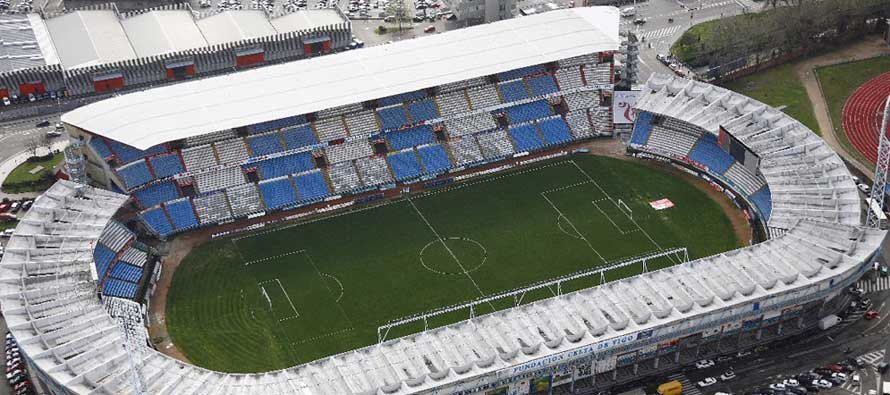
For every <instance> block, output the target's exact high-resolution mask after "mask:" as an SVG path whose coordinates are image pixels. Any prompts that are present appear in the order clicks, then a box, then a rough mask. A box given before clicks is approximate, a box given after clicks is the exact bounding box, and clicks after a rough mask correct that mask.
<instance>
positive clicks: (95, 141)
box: [90, 136, 112, 159]
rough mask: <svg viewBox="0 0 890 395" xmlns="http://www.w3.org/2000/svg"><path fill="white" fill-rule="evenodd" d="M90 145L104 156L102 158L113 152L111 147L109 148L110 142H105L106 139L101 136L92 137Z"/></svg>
mask: <svg viewBox="0 0 890 395" xmlns="http://www.w3.org/2000/svg"><path fill="white" fill-rule="evenodd" d="M90 147H93V149H94V150H95V151H96V153H97V154H99V156H101V157H102V159H105V158H107V157H109V156H111V154H112V153H111V148H108V144H107V143H105V140H104V139H102V138H101V137H99V136H93V138H92V139H90Z"/></svg>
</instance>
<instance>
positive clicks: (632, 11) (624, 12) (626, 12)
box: [621, 7, 637, 17]
mask: <svg viewBox="0 0 890 395" xmlns="http://www.w3.org/2000/svg"><path fill="white" fill-rule="evenodd" d="M636 14H637V9H636V8H634V7H626V8H622V9H621V16H623V17H630V16H634V15H636Z"/></svg>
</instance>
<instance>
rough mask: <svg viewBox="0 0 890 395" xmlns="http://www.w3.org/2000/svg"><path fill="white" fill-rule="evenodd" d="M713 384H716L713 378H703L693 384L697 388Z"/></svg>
mask: <svg viewBox="0 0 890 395" xmlns="http://www.w3.org/2000/svg"><path fill="white" fill-rule="evenodd" d="M714 384H717V379H715V378H713V377H705V378H704V379H702V380H701V381H699V382H697V383H695V385H697V386H698V387H699V388H705V387H710V386H712V385H714Z"/></svg>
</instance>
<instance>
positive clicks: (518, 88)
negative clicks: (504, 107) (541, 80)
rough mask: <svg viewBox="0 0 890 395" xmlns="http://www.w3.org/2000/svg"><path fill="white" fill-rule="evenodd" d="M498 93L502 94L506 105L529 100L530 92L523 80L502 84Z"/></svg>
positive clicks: (499, 85)
mask: <svg viewBox="0 0 890 395" xmlns="http://www.w3.org/2000/svg"><path fill="white" fill-rule="evenodd" d="M498 91H500V92H501V97H502V98H503V99H504V103H507V102H511V101H517V100H522V99H528V90H526V89H525V82H524V81H522V80H516V81H510V82H503V83H500V84H498Z"/></svg>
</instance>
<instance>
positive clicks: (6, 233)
mask: <svg viewBox="0 0 890 395" xmlns="http://www.w3.org/2000/svg"><path fill="white" fill-rule="evenodd" d="M13 233H15V229H6V230H4V231H3V232H0V237H2V238H5V239H8V238H10V237H12V234H13Z"/></svg>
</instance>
